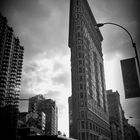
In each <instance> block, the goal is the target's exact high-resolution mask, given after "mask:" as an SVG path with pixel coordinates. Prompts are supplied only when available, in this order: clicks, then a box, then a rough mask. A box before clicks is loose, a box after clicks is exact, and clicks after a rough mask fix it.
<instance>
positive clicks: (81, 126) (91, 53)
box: [69, 0, 110, 140]
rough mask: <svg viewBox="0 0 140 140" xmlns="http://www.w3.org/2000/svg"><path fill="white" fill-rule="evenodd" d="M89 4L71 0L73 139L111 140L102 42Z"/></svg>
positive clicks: (80, 0) (70, 41) (85, 1)
mask: <svg viewBox="0 0 140 140" xmlns="http://www.w3.org/2000/svg"><path fill="white" fill-rule="evenodd" d="M95 24H96V20H95V18H94V16H93V14H92V12H91V9H90V7H89V4H88V2H87V0H70V24H69V47H70V49H71V72H72V102H71V103H72V122H71V123H72V124H71V132H70V137H73V138H77V139H79V140H91V139H92V140H94V139H98V138H103V139H106V140H108V139H110V127H109V119H108V108H107V98H106V89H105V78H104V66H103V54H102V48H101V42H102V40H103V38H102V35H101V33H100V31H99V29H96V28H95V27H94V25H95Z"/></svg>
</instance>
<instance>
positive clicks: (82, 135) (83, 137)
mask: <svg viewBox="0 0 140 140" xmlns="http://www.w3.org/2000/svg"><path fill="white" fill-rule="evenodd" d="M81 137H82V140H85V132H82V133H81Z"/></svg>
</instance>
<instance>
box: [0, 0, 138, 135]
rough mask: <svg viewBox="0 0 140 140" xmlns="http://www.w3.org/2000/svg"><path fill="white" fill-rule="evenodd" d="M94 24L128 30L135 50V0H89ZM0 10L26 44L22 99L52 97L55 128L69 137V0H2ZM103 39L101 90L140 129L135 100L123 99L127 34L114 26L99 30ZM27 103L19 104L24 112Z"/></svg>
mask: <svg viewBox="0 0 140 140" xmlns="http://www.w3.org/2000/svg"><path fill="white" fill-rule="evenodd" d="M88 2H89V4H90V7H91V9H92V11H93V13H94V16H95V18H96V20H97V22H114V23H118V24H120V25H122V26H123V27H125V28H126V29H128V30H129V32H130V33H131V35H132V36H133V39H134V40H135V42H136V44H137V47H138V51H139V52H140V47H139V46H140V40H139V36H140V32H139V31H140V14H139V12H138V11H139V9H140V1H139V0H88ZM0 6H1V7H0V10H1V12H2V14H3V15H4V16H6V17H7V19H8V24H9V26H11V27H13V29H14V32H15V35H16V36H18V37H19V38H20V41H21V45H23V46H24V48H25V53H24V64H23V74H22V89H21V95H20V96H21V98H29V97H32V96H34V95H37V94H43V95H44V96H45V97H46V98H52V99H54V100H56V103H57V105H58V110H59V114H58V117H59V120H58V123H59V124H58V129H59V130H61V131H62V132H64V133H66V134H67V135H68V132H69V131H68V97H69V96H70V95H71V73H70V72H71V69H70V49H69V47H68V28H69V0H1V1H0ZM101 33H102V35H103V37H104V40H103V43H102V48H103V55H104V66H105V78H106V88H107V89H112V90H113V91H116V90H117V91H118V92H119V93H120V97H121V104H122V107H123V109H124V111H125V114H126V117H128V116H133V117H134V118H132V119H129V122H130V123H131V124H132V125H134V126H136V127H137V128H138V129H139V130H140V121H139V119H137V118H140V112H139V111H138V110H139V109H138V106H139V105H140V98H134V99H125V97H124V88H123V83H122V74H121V67H120V60H121V59H125V58H130V57H133V56H134V55H135V53H134V50H133V48H132V45H131V42H130V38H129V36H128V35H127V33H126V32H124V31H123V30H122V29H119V28H118V27H115V26H111V25H106V26H105V27H102V28H101ZM27 106H28V102H22V103H20V110H21V111H27Z"/></svg>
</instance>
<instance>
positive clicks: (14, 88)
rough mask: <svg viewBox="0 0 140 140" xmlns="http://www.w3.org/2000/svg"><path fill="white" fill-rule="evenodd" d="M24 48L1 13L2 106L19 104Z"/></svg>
mask: <svg viewBox="0 0 140 140" xmlns="http://www.w3.org/2000/svg"><path fill="white" fill-rule="evenodd" d="M23 52H24V48H23V46H21V45H20V41H19V39H18V38H17V37H15V35H14V33H13V29H12V28H11V27H9V26H8V25H7V20H6V18H5V17H3V16H2V15H0V107H4V106H7V105H18V97H19V92H20V83H21V74H22V62H23Z"/></svg>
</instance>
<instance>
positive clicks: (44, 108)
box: [29, 95, 58, 135]
mask: <svg viewBox="0 0 140 140" xmlns="http://www.w3.org/2000/svg"><path fill="white" fill-rule="evenodd" d="M29 112H44V113H45V114H46V126H45V134H46V135H57V131H58V109H57V106H56V103H55V101H53V100H52V99H45V98H44V97H43V96H42V95H37V96H34V97H32V98H30V99H29Z"/></svg>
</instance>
